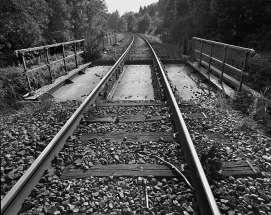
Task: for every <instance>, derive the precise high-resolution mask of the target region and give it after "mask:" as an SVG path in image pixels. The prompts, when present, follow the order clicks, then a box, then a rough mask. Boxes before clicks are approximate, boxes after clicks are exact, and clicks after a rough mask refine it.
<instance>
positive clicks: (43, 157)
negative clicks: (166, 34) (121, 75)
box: [1, 37, 134, 215]
mask: <svg viewBox="0 0 271 215" xmlns="http://www.w3.org/2000/svg"><path fill="white" fill-rule="evenodd" d="M133 42H134V37H132V42H131V44H130V45H129V46H128V48H127V49H126V51H125V52H124V53H123V55H122V56H121V57H120V58H119V59H118V61H117V62H116V63H115V64H114V65H113V67H112V68H111V69H110V70H109V71H108V73H107V74H106V75H105V76H104V77H103V79H102V80H101V81H100V82H99V84H98V85H97V86H96V87H95V88H94V89H93V90H92V92H91V93H90V94H89V95H88V96H87V98H86V99H85V100H84V102H83V103H82V104H81V105H80V106H79V108H78V109H77V110H76V111H75V112H74V114H73V115H72V116H71V117H70V119H69V120H68V121H67V122H66V123H65V125H64V126H63V127H62V128H61V130H60V131H59V132H58V133H57V134H56V136H55V137H54V138H53V139H52V140H51V142H50V143H49V144H48V145H47V147H46V148H45V149H44V150H43V151H42V153H41V154H40V155H39V156H38V158H37V159H36V160H35V161H34V163H33V164H32V165H31V166H30V167H29V168H28V170H27V171H26V172H25V173H24V175H23V176H22V177H21V178H20V179H19V181H18V182H17V183H16V184H15V185H14V186H13V188H12V189H11V190H10V191H9V193H8V194H7V195H6V196H5V197H4V199H3V200H2V201H1V214H2V215H13V214H17V213H18V211H19V210H20V208H21V205H22V203H23V202H24V200H25V199H26V198H27V197H28V195H29V194H30V192H31V191H32V189H33V188H34V186H35V185H36V184H37V183H38V181H39V179H40V177H41V176H42V174H43V173H44V171H45V170H46V169H47V168H48V166H49V165H50V162H51V161H52V160H53V158H54V156H55V155H56V154H57V153H58V152H59V151H60V150H61V148H62V147H63V145H64V144H65V141H66V140H67V139H68V137H69V136H70V135H71V134H72V133H73V131H74V130H75V129H76V127H77V125H78V124H79V122H80V120H81V117H82V116H83V115H82V114H83V111H84V110H85V108H86V107H87V106H88V105H90V104H92V103H93V102H94V101H95V99H96V98H97V96H98V94H99V92H101V90H102V89H103V88H104V86H105V84H106V83H107V82H108V80H109V79H110V77H111V76H112V75H113V74H114V72H115V70H116V69H117V67H118V66H119V64H120V63H121V62H122V61H123V60H124V58H125V57H126V55H127V54H128V52H129V51H130V49H131V47H132V45H133Z"/></svg>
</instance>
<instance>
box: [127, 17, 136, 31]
mask: <svg viewBox="0 0 271 215" xmlns="http://www.w3.org/2000/svg"><path fill="white" fill-rule="evenodd" d="M127 20H128V21H127V26H128V31H130V32H133V31H134V30H135V29H136V18H135V16H134V15H129V16H128V18H127Z"/></svg>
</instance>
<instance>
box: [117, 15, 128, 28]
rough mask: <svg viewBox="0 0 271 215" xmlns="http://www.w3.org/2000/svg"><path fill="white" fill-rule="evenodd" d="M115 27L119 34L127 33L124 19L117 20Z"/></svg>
mask: <svg viewBox="0 0 271 215" xmlns="http://www.w3.org/2000/svg"><path fill="white" fill-rule="evenodd" d="M117 27H118V31H120V32H125V31H127V22H126V19H125V18H124V17H122V18H121V19H119V21H118V24H117Z"/></svg>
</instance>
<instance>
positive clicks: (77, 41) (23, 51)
mask: <svg viewBox="0 0 271 215" xmlns="http://www.w3.org/2000/svg"><path fill="white" fill-rule="evenodd" d="M83 41H85V39H82V40H73V41H69V42H64V43H56V44H52V45H46V46H39V47H34V48H28V49H19V50H16V51H15V53H25V52H31V51H37V50H41V49H46V48H52V47H57V46H61V45H69V44H73V43H81V42H83Z"/></svg>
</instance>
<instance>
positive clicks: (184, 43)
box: [183, 37, 188, 55]
mask: <svg viewBox="0 0 271 215" xmlns="http://www.w3.org/2000/svg"><path fill="white" fill-rule="evenodd" d="M187 45H188V44H187V37H184V38H183V55H186V54H187Z"/></svg>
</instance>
